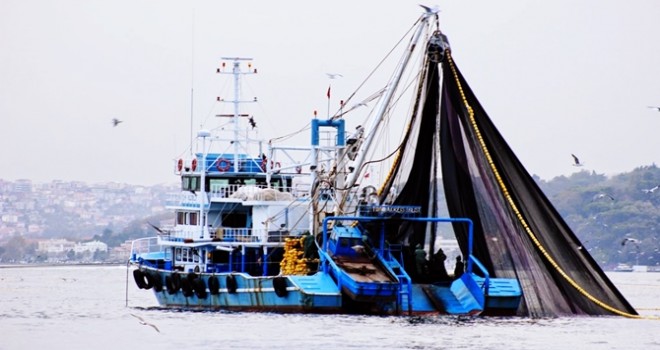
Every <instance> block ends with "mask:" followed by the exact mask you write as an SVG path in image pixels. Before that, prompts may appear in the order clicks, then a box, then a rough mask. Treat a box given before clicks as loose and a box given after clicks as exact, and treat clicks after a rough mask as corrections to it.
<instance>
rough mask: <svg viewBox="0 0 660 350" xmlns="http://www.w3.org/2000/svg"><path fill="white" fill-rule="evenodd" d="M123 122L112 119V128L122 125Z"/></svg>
mask: <svg viewBox="0 0 660 350" xmlns="http://www.w3.org/2000/svg"><path fill="white" fill-rule="evenodd" d="M122 122H123V120H119V119H117V118H112V126H117V125H119V123H122Z"/></svg>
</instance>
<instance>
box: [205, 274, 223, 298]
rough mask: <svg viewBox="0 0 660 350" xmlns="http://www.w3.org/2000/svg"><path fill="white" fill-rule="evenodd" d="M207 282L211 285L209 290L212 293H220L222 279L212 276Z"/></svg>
mask: <svg viewBox="0 0 660 350" xmlns="http://www.w3.org/2000/svg"><path fill="white" fill-rule="evenodd" d="M207 283H208V285H209V292H211V295H218V294H220V281H219V280H218V278H217V277H215V276H210V277H209V280H208V282H207Z"/></svg>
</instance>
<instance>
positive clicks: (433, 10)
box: [419, 4, 440, 14]
mask: <svg viewBox="0 0 660 350" xmlns="http://www.w3.org/2000/svg"><path fill="white" fill-rule="evenodd" d="M419 6H421V7H422V8H423V9H424V11H426V13H432V14H436V13H438V12H440V8H439V7H438V5H435V6H433V7H428V6H424V5H422V4H419Z"/></svg>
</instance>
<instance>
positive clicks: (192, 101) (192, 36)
mask: <svg viewBox="0 0 660 350" xmlns="http://www.w3.org/2000/svg"><path fill="white" fill-rule="evenodd" d="M192 11H193V13H192V30H191V33H190V53H191V59H190V158H192V156H193V115H194V112H195V108H194V106H195V9H194V8H193V10H192Z"/></svg>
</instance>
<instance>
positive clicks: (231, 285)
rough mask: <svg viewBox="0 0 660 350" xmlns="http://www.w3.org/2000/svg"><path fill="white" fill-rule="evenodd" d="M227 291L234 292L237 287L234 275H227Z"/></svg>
mask: <svg viewBox="0 0 660 350" xmlns="http://www.w3.org/2000/svg"><path fill="white" fill-rule="evenodd" d="M226 284H227V292H229V293H231V294H234V293H236V289H238V284H237V283H236V277H234V275H227V280H226Z"/></svg>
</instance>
